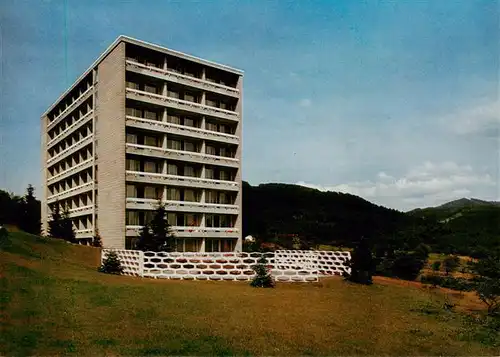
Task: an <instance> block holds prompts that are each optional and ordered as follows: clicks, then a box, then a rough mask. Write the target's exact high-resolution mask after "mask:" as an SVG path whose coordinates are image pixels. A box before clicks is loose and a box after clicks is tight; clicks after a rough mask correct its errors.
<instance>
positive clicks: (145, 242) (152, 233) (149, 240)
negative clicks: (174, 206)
mask: <svg viewBox="0 0 500 357" xmlns="http://www.w3.org/2000/svg"><path fill="white" fill-rule="evenodd" d="M136 248H137V249H139V250H142V251H153V252H172V251H174V250H175V242H174V234H173V232H172V229H171V226H170V224H169V223H168V220H167V211H166V210H165V205H164V204H162V203H161V202H159V203H158V207H157V208H156V210H155V212H154V215H153V219H152V220H151V222H147V223H146V224H145V225H144V226H143V227H142V229H141V232H140V235H139V241H138V242H137V245H136Z"/></svg>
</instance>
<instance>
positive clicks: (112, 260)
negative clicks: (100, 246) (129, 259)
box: [98, 251, 123, 275]
mask: <svg viewBox="0 0 500 357" xmlns="http://www.w3.org/2000/svg"><path fill="white" fill-rule="evenodd" d="M98 271H99V272H101V273H106V274H117V275H120V274H122V273H123V267H122V265H121V262H120V259H119V258H118V255H117V254H116V253H115V252H114V251H109V252H107V254H106V258H104V260H103V262H102V265H101V266H100V267H99V269H98Z"/></svg>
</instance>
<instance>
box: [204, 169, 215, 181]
mask: <svg viewBox="0 0 500 357" xmlns="http://www.w3.org/2000/svg"><path fill="white" fill-rule="evenodd" d="M214 177H215V175H214V169H205V178H207V179H211V180H213V179H214Z"/></svg>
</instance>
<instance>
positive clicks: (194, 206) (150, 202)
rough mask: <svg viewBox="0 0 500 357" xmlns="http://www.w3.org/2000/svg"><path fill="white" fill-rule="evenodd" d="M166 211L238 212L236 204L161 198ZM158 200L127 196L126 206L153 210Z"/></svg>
mask: <svg viewBox="0 0 500 357" xmlns="http://www.w3.org/2000/svg"><path fill="white" fill-rule="evenodd" d="M162 203H164V204H165V209H166V210H167V211H181V212H200V213H214V214H238V211H239V210H238V206H237V205H230V204H218V203H203V202H189V201H174V200H163V201H162ZM157 204H158V200H155V199H149V198H127V208H129V209H147V210H154V209H155V208H156V205H157Z"/></svg>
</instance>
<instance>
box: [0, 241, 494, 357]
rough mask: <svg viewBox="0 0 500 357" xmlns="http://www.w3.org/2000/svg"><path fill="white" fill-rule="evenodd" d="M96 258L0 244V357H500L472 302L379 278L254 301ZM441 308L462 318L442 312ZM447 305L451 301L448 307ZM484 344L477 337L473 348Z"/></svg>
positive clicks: (247, 293)
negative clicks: (108, 269) (106, 269)
mask: <svg viewBox="0 0 500 357" xmlns="http://www.w3.org/2000/svg"><path fill="white" fill-rule="evenodd" d="M98 262H99V249H97V248H91V247H83V246H74V245H70V244H67V243H65V242H63V241H59V240H53V239H46V238H40V237H36V236H32V235H27V234H24V233H21V232H19V233H11V235H10V237H9V239H7V240H2V241H0V271H1V272H2V273H1V277H0V280H1V284H0V294H1V295H0V296H2V299H1V300H0V303H1V304H2V312H3V314H2V333H1V334H0V355H20V356H26V355H40V356H42V355H68V354H70V355H77V356H98V355H99V356H100V355H113V356H116V355H128V356H130V355H136V356H144V355H204V356H207V355H214V356H229V355H246V356H251V355H264V356H270V355H279V356H295V355H407V354H408V351H411V353H412V354H415V355H494V354H495V352H497V351H495V348H494V347H492V345H490V346H488V345H487V344H483V343H485V342H483V343H482V342H480V341H481V339H482V340H484V336H483V335H480V334H478V333H479V331H476V330H475V329H474V328H473V327H471V325H467V324H466V321H468V320H467V318H466V315H464V314H465V313H466V312H470V311H474V310H475V309H478V308H482V306H481V304H479V303H478V302H477V299H476V298H475V296H474V295H473V294H468V293H465V294H464V295H461V294H454V293H453V294H451V293H448V294H447V297H446V296H445V295H444V294H445V291H444V290H439V289H436V290H433V291H432V292H430V291H429V290H426V289H422V288H421V287H420V286H419V285H418V284H417V283H414V282H413V283H406V282H403V283H402V282H399V281H395V280H392V279H387V278H380V279H379V278H376V279H375V283H376V284H375V285H373V286H369V287H367V286H358V285H352V284H348V283H346V282H344V281H343V280H342V279H340V278H337V279H335V278H332V279H324V280H322V282H321V283H315V284H279V285H278V287H277V288H276V289H264V290H262V289H255V288H251V287H250V286H249V284H248V283H243V282H207V281H165V280H153V279H139V278H132V277H125V276H111V275H105V274H100V273H98V272H97V271H96V267H97V265H98ZM445 299H448V300H449V301H453V302H455V303H457V304H458V306H457V312H450V311H447V310H444V309H443V308H442V304H443V303H444V301H445ZM450 299H451V300H450ZM475 336H476V337H475Z"/></svg>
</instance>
